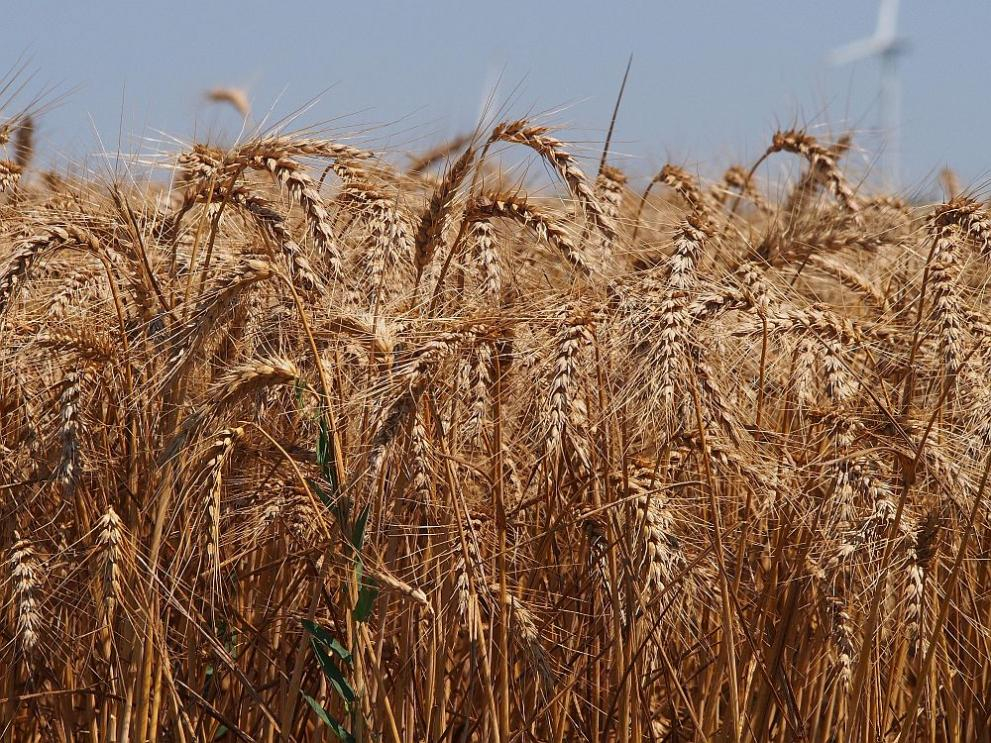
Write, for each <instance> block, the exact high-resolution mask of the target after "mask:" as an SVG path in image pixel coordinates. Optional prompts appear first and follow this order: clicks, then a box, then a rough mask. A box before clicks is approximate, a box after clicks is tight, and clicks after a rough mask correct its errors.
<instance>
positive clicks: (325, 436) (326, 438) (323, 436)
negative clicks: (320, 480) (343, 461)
mask: <svg viewBox="0 0 991 743" xmlns="http://www.w3.org/2000/svg"><path fill="white" fill-rule="evenodd" d="M333 443H334V440H333V438H332V437H331V435H330V425H329V424H328V422H327V416H326V415H325V414H323V413H321V414H320V434H319V435H318V436H317V464H318V465H319V466H320V474H321V475H323V477H324V479H325V480H326V481H327V482H329V483H330V487H331V490H332V491H333V492H334V494H335V495H336V494H337V493H338V491H339V490H340V483H339V482H338V479H337V460H336V458H335V457H334V448H333Z"/></svg>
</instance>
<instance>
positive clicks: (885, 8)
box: [874, 0, 898, 39]
mask: <svg viewBox="0 0 991 743" xmlns="http://www.w3.org/2000/svg"><path fill="white" fill-rule="evenodd" d="M897 24H898V0H881V4H880V5H879V6H878V9H877V31H875V32H874V36H875V37H876V38H879V39H894V38H895V33H896V32H897V29H896V26H897Z"/></svg>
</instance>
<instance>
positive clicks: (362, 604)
mask: <svg viewBox="0 0 991 743" xmlns="http://www.w3.org/2000/svg"><path fill="white" fill-rule="evenodd" d="M354 572H355V576H356V577H357V580H358V600H357V601H356V602H355V604H354V609H353V610H352V611H351V616H352V617H353V618H354V620H355V621H356V622H367V621H368V617H370V616H371V614H372V608H373V605H374V604H375V597H376V596H378V594H379V589H378V586H377V585H376V584H375V581H374V580H372V579H371V578H370V577H368V576H365V575H363V573H364V565H363V564H362V562H361V559H360V558H359V559H357V560H355V565H354Z"/></svg>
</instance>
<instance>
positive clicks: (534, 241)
mask: <svg viewBox="0 0 991 743" xmlns="http://www.w3.org/2000/svg"><path fill="white" fill-rule="evenodd" d="M214 97H215V98H217V99H220V100H228V101H229V100H231V99H230V97H229V96H227V97H224V96H221V95H220V93H215V94H214ZM0 123H2V122H0ZM29 126H30V119H26V118H24V117H20V118H19V119H18V120H17V121H15V122H14V123H13V124H12V125H9V126H6V127H5V128H2V129H0V132H4V133H5V134H4V136H5V141H9V142H10V144H8V145H5V147H7V148H9V149H5V150H4V151H3V152H0V191H2V192H3V193H2V195H0V313H2V314H0V349H2V350H0V488H2V492H3V494H4V497H3V499H2V504H3V505H2V509H3V513H2V518H0V550H2V554H3V560H2V562H0V564H2V565H3V570H4V576H3V579H2V582H0V600H2V605H3V612H2V614H0V638H2V642H0V668H2V669H3V673H2V674H0V705H2V712H0V720H2V721H3V733H4V735H5V736H6V738H5V740H24V741H29V740H30V741H40V740H45V741H48V740H53V741H76V740H80V741H81V740H93V741H142V742H143V741H155V740H163V741H164V740H175V741H187V742H190V743H191V742H192V741H209V740H216V739H223V740H233V739H240V740H252V741H253V740H258V741H302V740H335V739H337V738H341V739H343V740H352V739H353V740H384V741H394V742H395V743H399V742H400V741H403V742H405V741H422V740H430V741H452V742H454V741H458V742H460V741H469V740H476V741H501V742H502V743H508V742H509V741H518V740H541V741H556V742H560V741H575V740H587V741H596V742H600V741H622V742H623V743H626V742H627V741H641V740H655V741H661V740H665V741H688V740H696V741H707V740H727V741H740V740H760V741H782V742H783V741H793V740H807V741H820V742H825V741H834V740H836V741H840V740H843V741H845V740H850V741H875V740H899V741H938V740H979V739H980V740H987V739H989V736H991V727H989V719H988V707H987V703H988V699H987V690H988V689H989V688H991V636H989V631H988V626H987V624H988V617H989V616H991V595H989V593H988V585H989V575H988V570H989V567H988V565H989V563H988V561H987V560H986V559H984V556H986V555H987V553H988V550H989V549H991V542H989V532H988V528H987V527H988V514H987V509H986V508H985V506H984V501H985V496H986V492H985V485H986V477H987V471H988V461H989V459H988V452H989V446H991V384H989V382H988V377H987V374H986V370H987V368H988V364H989V363H991V342H989V341H991V322H989V320H988V315H987V314H986V311H985V309H984V306H985V304H986V302H987V299H986V297H987V292H986V291H985V289H986V286H985V277H986V276H987V265H986V263H987V261H988V260H989V259H991V217H989V214H988V211H987V208H986V205H985V204H983V203H979V202H977V201H975V200H971V199H968V198H967V197H965V196H962V195H959V194H958V193H957V188H954V189H953V195H952V199H951V200H950V201H948V202H947V203H945V204H941V205H913V206H911V207H908V206H905V205H903V204H901V203H900V202H898V201H897V200H896V199H893V198H890V197H877V196H871V195H870V194H867V193H863V192H862V190H860V189H858V188H857V186H856V182H855V180H854V179H850V178H848V177H847V176H846V175H845V174H844V172H843V170H842V169H841V167H840V159H841V157H842V155H843V152H844V151H845V149H846V146H847V143H846V142H844V141H841V142H840V143H838V144H835V145H827V144H825V143H820V142H817V141H816V139H814V138H813V137H811V136H810V135H809V134H808V133H806V132H801V131H788V132H779V133H777V134H775V135H774V137H773V139H772V143H771V145H770V147H769V149H768V151H767V153H766V154H765V156H764V157H762V158H761V161H763V160H764V159H765V158H767V157H771V156H776V157H784V156H786V155H785V154H776V153H790V154H791V155H793V156H797V157H798V158H799V159H800V160H799V161H800V162H802V163H803V165H802V167H803V172H802V174H801V176H800V178H799V179H798V180H797V181H796V184H795V185H794V188H793V190H792V191H791V192H789V190H788V189H787V188H781V187H779V186H776V187H775V188H774V189H770V188H767V187H766V184H765V187H764V188H762V187H761V183H760V180H759V176H760V173H761V172H762V171H758V172H756V173H755V171H757V166H756V165H755V166H754V167H753V168H751V169H749V170H748V169H746V168H743V167H739V166H735V167H732V168H730V169H729V170H727V171H726V175H725V177H724V178H722V179H721V180H719V181H717V182H714V183H710V184H706V183H703V182H701V180H700V179H699V178H698V177H696V176H695V175H693V174H691V173H689V172H688V171H686V170H684V169H682V168H680V167H677V166H675V165H669V166H666V167H665V168H664V169H663V170H662V171H661V172H660V173H658V175H657V176H656V177H655V178H653V179H651V180H650V181H649V184H650V185H649V186H648V187H647V191H645V192H643V196H640V195H639V193H638V192H635V191H632V190H630V187H629V186H628V183H632V182H633V181H635V180H636V179H634V178H631V177H630V176H629V175H628V174H624V173H623V172H621V171H620V170H619V169H617V168H616V167H613V166H608V165H607V166H606V167H604V168H602V172H601V173H598V174H597V177H592V176H591V175H586V173H585V172H583V170H582V164H581V162H580V161H579V160H578V159H577V158H576V157H574V156H573V155H572V154H570V152H569V148H568V145H567V144H565V143H564V142H561V141H559V140H558V139H556V138H554V137H552V136H551V134H550V133H549V131H548V130H547V128H546V127H543V126H539V125H537V124H536V123H533V122H530V121H511V122H506V123H504V124H500V125H498V126H495V127H494V128H493V129H492V130H490V131H489V132H483V133H481V134H480V135H478V136H475V137H470V138H462V139H459V140H458V141H457V142H454V143H452V144H451V145H449V146H444V145H442V146H440V147H438V148H436V149H434V150H431V151H430V152H428V153H427V154H425V155H424V156H423V157H418V158H413V159H412V163H413V164H412V166H411V167H410V168H409V169H408V170H406V171H403V170H402V169H401V168H399V167H398V166H396V165H390V164H389V163H388V161H387V159H386V158H384V157H382V156H378V155H373V154H372V153H370V152H366V151H364V150H362V149H360V148H357V147H355V146H352V145H350V144H346V143H342V142H334V141H328V140H325V139H320V138H304V137H301V136H300V137H297V136H289V135H284V134H280V135H279V136H265V137H259V138H257V139H253V140H251V141H246V142H243V143H240V144H239V145H237V146H235V147H230V148H226V149H224V148H218V147H212V146H205V145H197V146H196V147H193V148H190V149H189V150H188V151H187V152H183V153H177V154H175V155H174V156H173V157H172V158H171V160H170V163H171V165H170V167H171V171H170V172H169V174H168V175H169V178H168V183H169V184H170V185H168V186H167V187H165V186H162V185H161V183H162V180H163V179H162V178H161V177H157V176H156V175H154V174H151V175H150V176H149V178H148V179H147V181H146V182H144V183H139V184H138V185H130V186H126V187H125V186H121V185H119V184H110V183H105V182H101V181H100V180H99V179H96V178H92V179H80V178H75V177H71V176H69V175H64V174H62V175H55V174H39V173H37V172H33V171H32V170H31V168H30V163H29V159H30V152H31V146H30V131H29V129H28V127H29ZM18 131H20V132H21V135H20V138H19V139H17V138H16V137H13V136H11V135H12V134H15V133H16V132H18ZM16 142H20V145H19V146H18V147H17V148H15V143H16ZM511 154H515V155H516V156H519V157H526V158H531V157H532V158H540V159H543V160H544V161H545V162H546V164H547V168H546V171H545V172H546V173H547V174H548V175H549V176H550V177H552V178H555V179H557V180H559V181H560V190H559V191H558V194H559V195H558V196H551V195H548V194H550V193H552V190H550V189H548V188H541V189H540V191H539V192H540V193H541V194H542V195H541V196H540V197H537V196H535V195H533V193H535V192H536V191H532V192H531V194H529V195H528V194H527V193H526V191H525V190H524V188H523V187H521V186H520V185H519V184H518V183H514V182H512V181H511V180H509V178H508V176H505V175H502V173H504V172H506V169H505V168H498V167H496V166H498V165H500V164H504V163H507V162H508V158H509V157H510V156H511ZM435 171H439V172H435ZM510 172H511V170H510ZM321 174H322V176H321ZM655 187H656V188H655Z"/></svg>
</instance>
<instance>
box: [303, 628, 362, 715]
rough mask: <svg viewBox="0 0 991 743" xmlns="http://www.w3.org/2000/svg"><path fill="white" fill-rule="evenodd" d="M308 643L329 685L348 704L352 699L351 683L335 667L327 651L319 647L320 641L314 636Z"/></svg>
mask: <svg viewBox="0 0 991 743" xmlns="http://www.w3.org/2000/svg"><path fill="white" fill-rule="evenodd" d="M310 645H312V646H313V652H314V653H316V654H317V660H319V661H320V667H321V668H322V669H323V675H324V676H326V677H327V680H328V681H330V684H331V686H333V687H334V690H335V691H336V692H337V693H338V694H339V695H340V697H341V699H343V700H344V701H345V702H347V703H348V704H351V703H352V702H353V701H354V689H352V688H351V684H349V683H348V680H347V679H346V678H344V674H343V673H341V669H340V668H338V667H337V664H336V663H334V661H333V659H331V657H330V656H329V655H327V653H325V652H324V651H323V648H322V647H320V643H319V642H317V640H316V638H310Z"/></svg>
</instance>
